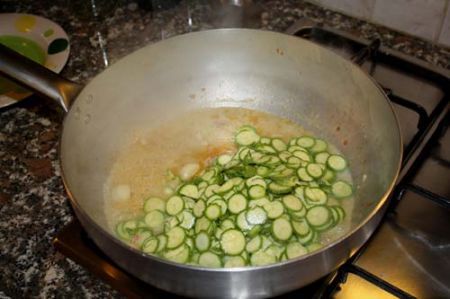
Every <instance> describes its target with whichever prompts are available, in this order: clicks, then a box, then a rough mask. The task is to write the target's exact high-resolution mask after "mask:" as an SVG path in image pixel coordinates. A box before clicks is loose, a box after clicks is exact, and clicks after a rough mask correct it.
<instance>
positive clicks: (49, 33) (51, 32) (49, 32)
mask: <svg viewBox="0 0 450 299" xmlns="http://www.w3.org/2000/svg"><path fill="white" fill-rule="evenodd" d="M53 33H55V31H54V30H53V29H52V28H50V29H47V30H45V32H44V36H45V37H49V36H52V35H53Z"/></svg>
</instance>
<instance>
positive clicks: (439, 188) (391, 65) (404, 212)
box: [54, 20, 450, 298]
mask: <svg viewBox="0 0 450 299" xmlns="http://www.w3.org/2000/svg"><path fill="white" fill-rule="evenodd" d="M288 33H290V34H292V35H295V36H298V37H299V38H306V39H309V40H311V41H313V42H315V43H318V44H320V45H322V46H325V47H327V48H330V49H331V50H333V51H335V52H337V53H338V54H339V55H342V56H344V57H345V58H348V59H353V61H354V62H355V63H358V64H360V65H361V67H362V68H363V69H364V70H365V71H366V72H367V73H369V74H370V75H371V76H373V78H374V79H375V80H376V81H377V82H378V83H379V84H380V85H381V86H382V87H383V88H384V90H385V92H386V93H387V95H388V96H389V98H390V100H391V101H392V102H393V104H394V109H395V112H396V113H397V116H398V119H399V122H400V127H401V131H402V137H403V141H404V145H405V147H404V160H403V164H402V170H401V173H400V176H399V179H398V181H397V185H396V187H395V189H394V191H393V193H392V195H391V204H390V206H389V209H388V212H387V213H386V216H385V218H384V221H383V222H382V224H381V225H380V227H379V228H378V229H377V231H376V232H375V234H374V235H373V237H372V238H371V239H370V240H369V242H367V243H366V245H365V246H363V248H362V249H361V250H359V251H358V252H357V253H356V254H355V255H354V256H353V257H352V258H351V259H350V260H349V261H348V262H347V263H345V264H344V265H343V266H342V267H340V268H339V269H338V270H337V271H336V272H334V273H332V274H330V275H329V276H328V277H324V278H323V279H320V280H318V281H316V282H315V283H313V284H311V285H309V286H306V287H304V288H302V289H300V290H297V291H294V292H292V293H289V294H286V295H283V296H282V297H281V298H294V297H295V298H298V297H306V298H328V297H335V298H395V297H398V298H414V297H418V298H437V297H449V296H450V275H448V273H450V234H449V233H448V228H449V227H450V199H449V198H450V184H449V183H450V180H449V178H450V170H449V166H450V161H449V158H450V131H449V130H448V124H449V120H450V113H449V98H450V75H449V73H448V72H446V71H445V70H440V69H436V68H433V67H432V66H431V65H429V64H427V63H424V62H421V61H418V60H415V59H413V58H411V57H408V56H405V55H403V54H400V53H397V52H395V51H392V50H389V49H386V48H384V47H383V46H379V42H378V41H372V42H369V41H364V40H360V39H357V38H355V37H353V36H351V35H348V34H346V33H343V32H339V31H336V30H334V29H331V28H326V27H320V26H317V25H316V24H314V23H312V22H311V21H309V20H301V21H299V22H297V23H296V24H294V25H293V26H292V27H290V28H289V29H288ZM54 245H55V247H56V248H57V249H58V250H59V251H61V252H62V253H63V254H64V255H66V256H67V257H68V258H70V259H72V260H74V261H75V262H77V263H79V264H81V265H82V266H84V267H86V268H87V269H88V270H89V271H91V272H92V273H94V274H95V275H96V276H98V277H100V278H102V279H103V280H104V281H106V282H107V283H108V284H110V285H111V286H112V287H113V288H115V289H116V290H118V291H119V292H120V293H122V294H124V295H125V296H127V297H130V298H143V297H145V298H176V297H177V296H175V295H172V294H168V293H166V292H163V291H161V290H158V289H156V288H154V287H152V286H150V285H148V284H146V283H144V282H142V281H140V280H138V279H137V278H135V277H133V276H131V275H130V274H128V273H126V272H125V271H123V270H121V269H120V268H119V267H118V266H117V265H115V264H114V263H113V262H112V261H111V260H110V259H109V258H108V257H107V256H105V255H104V254H103V253H102V252H101V251H100V250H99V249H98V248H97V247H96V246H95V244H94V243H93V242H92V241H91V240H90V239H89V237H88V236H87V234H86V233H85V231H84V230H83V229H82V227H81V225H80V224H79V222H78V221H77V220H74V221H73V222H72V223H71V224H69V225H68V226H67V227H65V228H64V229H63V230H62V231H61V232H60V233H59V234H58V236H57V237H56V238H55V240H54Z"/></svg>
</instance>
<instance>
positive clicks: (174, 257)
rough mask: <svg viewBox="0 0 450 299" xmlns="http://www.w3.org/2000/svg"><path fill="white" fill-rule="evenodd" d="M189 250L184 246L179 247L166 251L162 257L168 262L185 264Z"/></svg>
mask: <svg viewBox="0 0 450 299" xmlns="http://www.w3.org/2000/svg"><path fill="white" fill-rule="evenodd" d="M189 255H190V250H189V247H188V246H186V245H181V246H179V247H177V248H175V249H172V250H167V251H166V252H164V254H163V256H164V257H165V258H166V259H168V260H169V261H172V262H175V263H182V264H184V263H186V262H187V261H188V259H189Z"/></svg>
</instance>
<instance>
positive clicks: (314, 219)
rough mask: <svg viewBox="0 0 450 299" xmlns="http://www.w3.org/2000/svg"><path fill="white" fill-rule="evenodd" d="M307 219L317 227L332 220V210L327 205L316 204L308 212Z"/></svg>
mask: <svg viewBox="0 0 450 299" xmlns="http://www.w3.org/2000/svg"><path fill="white" fill-rule="evenodd" d="M306 220H307V221H308V223H309V224H311V225H312V226H314V227H316V228H317V227H320V226H323V225H325V224H327V223H328V222H329V221H330V220H332V217H331V212H330V210H329V209H328V208H327V207H326V206H314V207H312V208H311V209H309V210H308V212H307V213H306Z"/></svg>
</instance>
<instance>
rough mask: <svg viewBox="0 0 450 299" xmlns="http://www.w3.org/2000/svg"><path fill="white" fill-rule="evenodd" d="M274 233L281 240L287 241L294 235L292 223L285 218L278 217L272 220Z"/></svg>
mask: <svg viewBox="0 0 450 299" xmlns="http://www.w3.org/2000/svg"><path fill="white" fill-rule="evenodd" d="M272 235H273V237H274V238H275V239H277V240H280V241H287V240H289V238H290V237H291V236H292V225H291V223H290V222H289V220H287V219H285V218H281V217H280V218H277V219H275V220H274V221H273V222H272Z"/></svg>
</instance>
